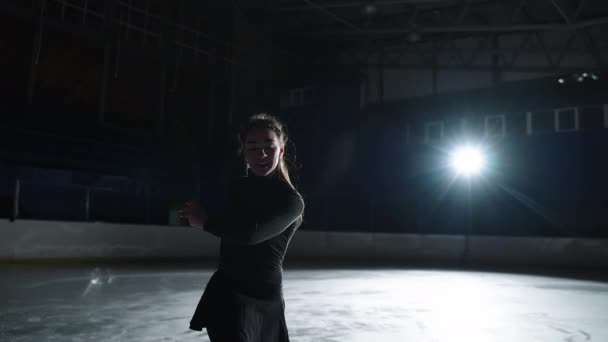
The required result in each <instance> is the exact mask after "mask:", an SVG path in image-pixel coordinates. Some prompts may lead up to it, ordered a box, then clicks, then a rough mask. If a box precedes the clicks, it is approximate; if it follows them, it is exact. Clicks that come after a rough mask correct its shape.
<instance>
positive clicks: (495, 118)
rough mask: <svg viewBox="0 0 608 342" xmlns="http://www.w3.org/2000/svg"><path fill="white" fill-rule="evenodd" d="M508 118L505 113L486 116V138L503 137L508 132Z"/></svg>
mask: <svg viewBox="0 0 608 342" xmlns="http://www.w3.org/2000/svg"><path fill="white" fill-rule="evenodd" d="M506 126H507V125H506V119H505V116H504V115H489V116H486V117H485V118H484V132H485V137H486V138H501V137H504V136H505V134H506Z"/></svg>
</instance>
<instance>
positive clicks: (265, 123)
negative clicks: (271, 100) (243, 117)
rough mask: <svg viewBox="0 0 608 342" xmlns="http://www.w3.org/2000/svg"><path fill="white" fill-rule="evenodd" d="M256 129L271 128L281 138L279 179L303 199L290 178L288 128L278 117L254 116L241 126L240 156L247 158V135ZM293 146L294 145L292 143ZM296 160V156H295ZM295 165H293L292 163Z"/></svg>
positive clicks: (268, 115) (239, 136)
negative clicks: (283, 150)
mask: <svg viewBox="0 0 608 342" xmlns="http://www.w3.org/2000/svg"><path fill="white" fill-rule="evenodd" d="M255 128H269V129H272V130H273V131H274V132H275V133H276V134H277V136H278V137H279V143H280V144H281V146H282V147H283V148H284V149H285V152H284V153H283V155H282V156H281V158H280V160H279V165H278V166H277V168H278V169H279V170H278V177H279V179H280V180H281V181H283V182H285V183H286V184H287V185H289V187H291V188H292V189H293V191H294V192H295V193H296V194H297V195H298V196H300V198H302V195H301V194H300V192H299V191H298V190H297V189H296V187H295V186H294V185H293V183H292V182H291V178H290V177H289V167H288V165H287V163H288V162H289V163H291V161H290V160H289V159H288V157H291V156H290V155H289V154H288V152H287V143H288V141H289V136H288V134H287V127H286V125H285V124H284V123H282V122H281V121H280V120H279V119H278V118H277V117H275V116H273V115H270V114H268V113H260V114H254V115H252V116H250V117H249V119H248V120H247V122H246V123H245V124H244V125H242V126H241V130H240V132H239V134H238V141H239V151H238V153H239V155H240V156H241V157H243V158H245V142H246V140H247V134H248V133H249V131H250V130H252V129H255ZM292 145H293V143H292ZM294 160H295V156H294ZM291 164H292V165H293V163H291ZM298 220H299V224H298V225H300V224H301V223H302V221H303V218H302V216H301V217H300V218H299V219H298Z"/></svg>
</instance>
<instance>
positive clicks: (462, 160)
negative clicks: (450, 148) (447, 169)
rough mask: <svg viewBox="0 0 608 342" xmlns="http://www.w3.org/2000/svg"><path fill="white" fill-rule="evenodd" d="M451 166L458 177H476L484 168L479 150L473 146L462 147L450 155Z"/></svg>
mask: <svg viewBox="0 0 608 342" xmlns="http://www.w3.org/2000/svg"><path fill="white" fill-rule="evenodd" d="M451 165H452V168H453V169H454V171H456V173H457V174H459V175H465V176H471V175H476V174H478V173H479V172H481V170H482V169H483V168H484V166H485V160H484V157H483V154H482V153H481V150H480V149H479V148H477V147H474V146H463V147H460V148H458V149H456V150H455V151H454V153H452V158H451Z"/></svg>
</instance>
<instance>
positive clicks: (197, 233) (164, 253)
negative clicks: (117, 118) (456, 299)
mask: <svg viewBox="0 0 608 342" xmlns="http://www.w3.org/2000/svg"><path fill="white" fill-rule="evenodd" d="M218 253H219V240H218V239H217V238H216V237H214V236H212V235H209V234H207V233H205V232H203V231H201V230H199V229H195V228H190V227H176V226H150V225H127V224H112V223H98V222H61V221H38V220H16V221H13V222H11V221H8V220H0V260H4V261H26V260H27V261H35V260H48V259H77V260H86V259H113V260H120V259H138V260H141V259H150V260H153V259H171V258H192V259H195V258H204V259H215V258H217V255H218ZM287 258H288V259H289V260H298V259H301V260H312V261H319V262H330V261H332V260H345V259H350V260H359V261H364V262H370V261H376V260H377V261H378V262H382V261H383V260H391V261H395V260H398V261H403V262H404V263H407V262H416V263H418V262H433V263H447V264H450V263H458V262H460V261H462V260H463V258H466V260H467V261H468V262H471V263H475V264H479V265H484V264H487V265H492V264H504V265H509V264H513V265H528V266H534V265H538V266H551V265H563V266H583V267H593V268H597V267H606V266H608V239H573V238H529V237H499V236H472V237H469V238H468V239H467V238H466V237H464V236H461V235H413V234H391V233H375V234H371V233H354V232H344V233H341V232H322V231H299V232H297V233H296V235H295V236H294V238H293V240H292V241H291V243H290V247H289V251H288V256H287Z"/></svg>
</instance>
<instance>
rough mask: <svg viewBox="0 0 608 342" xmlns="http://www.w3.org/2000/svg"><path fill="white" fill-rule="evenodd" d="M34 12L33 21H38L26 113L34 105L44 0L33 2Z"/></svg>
mask: <svg viewBox="0 0 608 342" xmlns="http://www.w3.org/2000/svg"><path fill="white" fill-rule="evenodd" d="M34 4H35V5H34V12H33V14H32V17H33V18H34V21H35V20H37V21H38V27H37V29H36V33H35V35H34V40H33V43H32V60H31V63H30V78H29V82H28V87H27V103H26V112H30V111H31V110H32V105H33V104H34V93H35V91H36V74H37V72H38V61H39V60H40V50H41V49H42V33H43V29H44V10H45V7H46V0H36V1H34Z"/></svg>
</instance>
